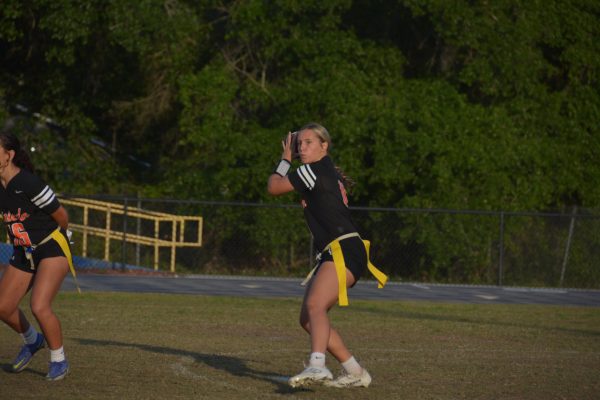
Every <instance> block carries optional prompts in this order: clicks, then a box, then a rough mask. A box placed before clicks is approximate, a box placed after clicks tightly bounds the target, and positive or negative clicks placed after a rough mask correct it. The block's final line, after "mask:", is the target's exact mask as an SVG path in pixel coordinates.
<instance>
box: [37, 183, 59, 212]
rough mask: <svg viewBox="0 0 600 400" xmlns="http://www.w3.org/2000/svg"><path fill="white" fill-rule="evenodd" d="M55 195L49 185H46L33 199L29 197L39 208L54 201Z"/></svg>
mask: <svg viewBox="0 0 600 400" xmlns="http://www.w3.org/2000/svg"><path fill="white" fill-rule="evenodd" d="M55 197H56V196H54V192H53V191H52V189H50V187H49V186H46V187H45V188H44V189H43V190H42V191H41V192H40V194H38V195H37V196H35V197H34V198H33V199H31V201H32V202H33V204H35V205H36V206H38V207H39V208H44V207H46V206H47V205H48V204H50V203H52V201H54V198H55Z"/></svg>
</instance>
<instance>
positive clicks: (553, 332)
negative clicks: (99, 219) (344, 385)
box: [0, 293, 600, 400]
mask: <svg viewBox="0 0 600 400" xmlns="http://www.w3.org/2000/svg"><path fill="white" fill-rule="evenodd" d="M299 307H300V299H279V300H273V299H269V300H267V299H249V298H230V297H203V296H189V295H158V294H122V293H118V294H117V293H84V294H83V295H77V294H75V293H61V294H59V296H58V298H57V300H56V302H55V310H56V311H57V313H58V314H59V316H60V318H61V320H62V324H63V330H64V334H65V349H66V352H67V356H68V357H69V360H70V362H71V373H70V375H69V376H68V377H67V378H66V379H65V380H64V381H59V382H46V381H45V380H44V375H45V373H46V368H47V365H46V364H47V361H48V352H47V350H43V351H42V352H41V353H40V354H38V355H37V356H36V358H35V359H34V361H33V362H32V363H31V364H30V366H29V368H28V369H27V370H25V371H24V372H22V373H20V374H12V373H10V372H8V366H9V363H10V362H11V360H12V359H13V357H14V356H15V355H16V353H17V350H18V346H20V338H18V336H16V335H15V334H14V333H13V332H12V331H11V330H10V329H9V328H8V327H7V326H6V325H2V326H1V327H0V364H1V365H2V367H3V370H2V371H0V398H2V399H28V398H31V399H33V398H35V399H61V400H65V399H316V398H319V399H345V400H350V399H365V398H369V399H378V400H379V399H598V398H600V379H599V377H600V309H599V308H577V307H554V306H514V305H512V306H508V305H457V304H439V303H436V304H433V303H420V302H419V303H410V302H390V301H386V302H374V301H359V300H355V301H353V303H352V305H351V306H350V307H348V308H346V309H340V308H335V309H334V310H333V311H332V313H331V317H332V321H333V323H334V325H335V326H337V327H338V328H339V330H340V331H341V333H342V335H343V336H344V338H345V339H346V342H347V344H348V345H349V347H350V348H351V349H352V350H353V351H354V353H355V355H356V357H357V358H358V359H359V360H360V361H361V362H362V363H363V365H365V366H366V367H367V368H368V369H369V371H370V372H371V375H372V376H373V383H372V385H371V387H369V388H368V389H362V388H361V389H346V390H342V389H331V388H326V387H323V386H313V387H311V388H309V389H300V390H299V389H292V388H290V387H289V386H288V385H287V384H286V383H285V379H286V378H287V377H288V376H290V375H293V374H295V373H297V372H299V371H301V370H302V368H303V366H302V362H303V360H304V359H305V357H306V356H307V355H308V352H309V341H308V336H307V335H306V334H304V332H303V331H302V330H301V329H300V327H299V326H298V324H297V313H298V310H299ZM336 364H337V363H336V362H335V360H333V359H332V358H331V357H330V358H329V359H328V365H329V367H330V368H331V369H332V371H333V372H334V374H335V373H337V372H338V370H339V368H338V365H336Z"/></svg>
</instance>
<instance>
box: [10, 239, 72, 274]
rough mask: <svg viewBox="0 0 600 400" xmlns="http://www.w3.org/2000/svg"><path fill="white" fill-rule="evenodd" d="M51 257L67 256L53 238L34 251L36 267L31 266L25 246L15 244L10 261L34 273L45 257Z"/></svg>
mask: <svg viewBox="0 0 600 400" xmlns="http://www.w3.org/2000/svg"><path fill="white" fill-rule="evenodd" d="M61 233H62V234H63V236H65V238H66V235H65V233H64V232H63V230H62V229H61ZM67 243H68V241H67ZM50 257H66V255H65V253H64V251H63V250H62V248H61V247H60V245H59V244H58V243H57V242H56V240H53V239H50V240H48V241H47V242H46V243H44V244H42V245H39V246H37V247H36V248H35V250H34V251H33V263H34V264H35V266H36V268H35V269H32V268H31V263H30V262H29V260H28V259H27V257H26V256H25V247H23V246H13V254H12V256H11V257H10V262H9V263H10V265H12V266H13V267H15V268H18V269H20V270H21V271H25V272H30V273H32V274H33V273H35V271H36V270H37V266H38V265H40V261H42V260H43V259H44V258H50Z"/></svg>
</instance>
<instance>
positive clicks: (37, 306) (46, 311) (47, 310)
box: [31, 302, 52, 321]
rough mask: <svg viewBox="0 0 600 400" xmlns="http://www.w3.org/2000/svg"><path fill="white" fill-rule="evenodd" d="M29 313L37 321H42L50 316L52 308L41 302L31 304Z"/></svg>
mask: <svg viewBox="0 0 600 400" xmlns="http://www.w3.org/2000/svg"><path fill="white" fill-rule="evenodd" d="M31 313H32V314H33V316H34V317H35V318H36V319H37V320H38V321H39V320H40V319H44V318H45V317H48V316H49V315H52V308H51V307H50V305H49V304H45V303H43V302H32V303H31Z"/></svg>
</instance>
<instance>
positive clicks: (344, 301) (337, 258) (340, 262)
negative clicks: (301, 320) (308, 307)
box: [302, 232, 388, 306]
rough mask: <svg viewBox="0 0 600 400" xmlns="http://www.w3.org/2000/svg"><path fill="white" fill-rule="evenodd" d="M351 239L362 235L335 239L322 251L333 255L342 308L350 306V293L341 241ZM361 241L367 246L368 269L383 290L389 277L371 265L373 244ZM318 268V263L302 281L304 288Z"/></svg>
mask: <svg viewBox="0 0 600 400" xmlns="http://www.w3.org/2000/svg"><path fill="white" fill-rule="evenodd" d="M351 237H359V238H360V235H359V234H358V233H356V232H353V233H348V234H346V235H342V236H340V237H338V238H336V239H334V240H333V241H332V242H331V243H329V244H328V245H327V246H325V248H324V249H323V251H322V253H324V252H326V251H327V250H331V255H332V256H333V263H334V264H335V272H336V273H337V278H338V303H339V305H340V306H347V305H348V291H347V289H346V262H345V261H344V254H343V253H342V247H341V246H340V241H342V240H344V239H348V238H351ZM361 240H362V242H363V244H364V245H365V250H366V251H367V267H368V268H369V271H370V272H371V274H372V275H373V276H374V277H375V279H376V280H377V287H378V288H379V289H381V288H383V287H384V286H385V283H386V282H387V280H388V277H387V275H385V274H384V273H383V272H381V271H380V270H379V269H377V267H375V266H374V265H373V263H371V260H370V258H369V247H370V246H371V242H369V241H368V240H363V239H362V238H361ZM318 267H319V263H317V265H316V266H315V267H314V268H313V269H312V270H311V271H310V272H309V273H308V275H307V276H306V278H305V279H304V281H302V286H304V285H306V284H307V283H308V282H309V281H310V279H311V278H312V276H313V275H314V273H315V271H316V270H317V268H318Z"/></svg>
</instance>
